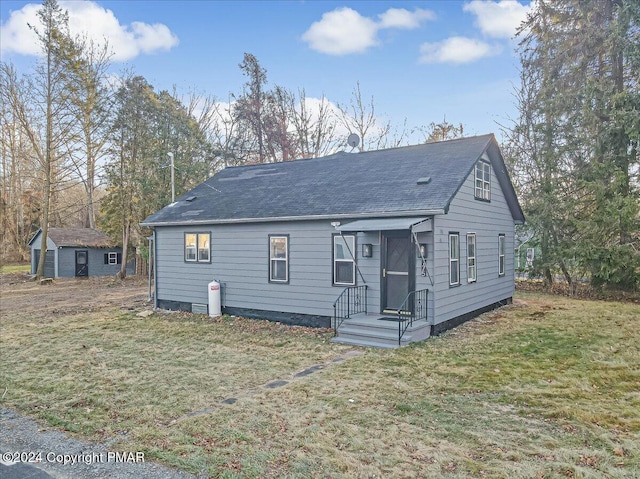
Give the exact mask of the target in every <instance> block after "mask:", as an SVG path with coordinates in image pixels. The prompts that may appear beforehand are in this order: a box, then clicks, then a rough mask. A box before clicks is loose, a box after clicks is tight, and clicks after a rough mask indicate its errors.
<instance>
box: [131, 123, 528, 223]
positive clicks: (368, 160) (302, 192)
mask: <svg viewBox="0 0 640 479" xmlns="http://www.w3.org/2000/svg"><path fill="white" fill-rule="evenodd" d="M485 151H486V152H487V154H488V155H489V157H490V158H491V162H492V165H493V167H494V171H495V172H496V175H498V179H499V181H500V185H501V186H502V189H503V191H504V193H505V196H506V197H507V201H508V202H509V204H510V208H511V213H512V216H513V218H514V220H515V221H521V220H524V217H523V216H522V210H521V209H520V206H519V204H518V200H517V198H516V196H515V192H514V191H513V186H512V185H511V182H510V180H509V177H508V174H507V172H506V168H505V165H504V161H503V159H502V155H501V154H500V150H499V148H498V145H497V143H496V140H495V138H494V136H493V135H483V136H475V137H469V138H461V139H456V140H449V141H443V142H438V143H428V144H421V145H415V146H406V147H400V148H391V149H386V150H377V151H367V152H362V153H344V152H341V153H336V154H334V155H330V156H326V157H323V158H312V159H303V160H296V161H289V162H283V163H269V164H261V165H251V166H241V167H232V168H226V169H224V170H222V171H220V172H219V173H217V174H216V175H214V176H212V177H211V178H209V179H208V180H207V181H205V182H204V183H202V184H200V185H198V186H196V187H195V188H194V189H192V190H191V191H189V192H187V193H185V194H184V195H182V196H181V197H180V198H178V199H177V200H176V202H175V203H173V204H171V205H169V206H167V207H165V208H163V209H162V210H160V211H158V212H157V213H155V214H153V215H151V216H149V217H148V218H147V219H145V220H144V222H143V223H142V224H143V225H145V226H159V225H170V224H184V225H187V224H205V223H229V222H244V221H273V220H284V219H287V220H289V219H290V220H295V219H311V218H340V217H367V216H368V217H375V216H393V215H395V214H397V215H409V216H411V215H420V214H438V213H445V212H446V211H447V210H448V207H449V203H450V202H451V200H452V199H453V197H454V196H455V194H456V192H457V191H458V189H459V188H460V186H461V185H462V183H463V182H464V180H465V179H466V178H467V176H468V175H469V173H470V172H471V171H472V170H473V167H474V165H475V163H476V161H477V160H478V159H479V158H480V156H481V155H482V154H483V153H484V152H485ZM427 178H429V179H428V180H427Z"/></svg>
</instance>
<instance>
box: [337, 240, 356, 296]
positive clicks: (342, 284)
mask: <svg viewBox="0 0 640 479" xmlns="http://www.w3.org/2000/svg"><path fill="white" fill-rule="evenodd" d="M342 237H344V240H345V243H346V242H347V238H353V244H352V245H347V249H351V251H347V253H349V255H350V256H351V255H353V256H355V254H356V253H355V251H356V237H355V235H339V234H336V235H333V284H335V285H336V286H355V285H356V262H355V261H354V259H353V258H352V257H351V258H345V259H337V258H336V238H342ZM349 246H353V248H349ZM337 263H351V270H352V271H353V281H352V282H351V283H346V282H340V281H337V279H336V278H337V277H338V268H337Z"/></svg>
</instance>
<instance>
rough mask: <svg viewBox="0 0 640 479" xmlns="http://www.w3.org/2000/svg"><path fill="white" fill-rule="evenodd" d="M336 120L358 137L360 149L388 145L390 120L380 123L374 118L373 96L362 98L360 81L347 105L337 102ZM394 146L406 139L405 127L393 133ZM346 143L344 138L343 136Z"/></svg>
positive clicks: (371, 148) (373, 148) (378, 147)
mask: <svg viewBox="0 0 640 479" xmlns="http://www.w3.org/2000/svg"><path fill="white" fill-rule="evenodd" d="M337 106H338V121H339V122H340V123H341V124H342V125H343V126H344V127H345V128H346V129H347V130H349V132H351V133H355V134H357V135H358V136H359V137H360V145H359V146H358V149H359V150H360V151H365V150H376V149H380V148H386V147H388V146H389V143H390V137H389V135H390V134H391V132H392V131H393V126H392V124H391V122H390V121H387V122H384V123H380V121H379V119H378V118H376V109H375V105H374V101H373V96H372V97H371V99H370V100H369V102H366V101H365V100H363V99H362V92H361V90H360V82H357V83H356V86H355V88H354V89H353V93H352V95H351V100H350V101H349V105H343V104H338V105H337ZM394 138H395V140H394V141H393V142H392V143H395V144H396V145H395V146H399V144H400V143H402V142H403V141H404V140H405V139H406V128H405V129H404V131H400V132H398V131H396V132H395V133H394ZM345 144H346V138H345Z"/></svg>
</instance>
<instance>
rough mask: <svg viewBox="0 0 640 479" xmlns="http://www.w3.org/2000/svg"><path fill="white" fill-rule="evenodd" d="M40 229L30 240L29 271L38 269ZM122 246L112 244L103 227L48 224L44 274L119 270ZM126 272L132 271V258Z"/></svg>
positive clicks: (103, 273)
mask: <svg viewBox="0 0 640 479" xmlns="http://www.w3.org/2000/svg"><path fill="white" fill-rule="evenodd" d="M41 238H42V229H40V230H38V231H37V232H36V234H35V235H34V236H33V237H32V238H31V240H30V241H29V247H30V248H31V274H35V273H36V270H37V269H38V261H39V260H40V254H41V247H42V239H41ZM121 265H122V248H120V247H119V246H115V245H114V244H113V242H112V241H111V239H110V238H109V237H108V236H107V235H106V234H104V233H103V232H102V231H98V230H95V229H91V228H49V232H48V235H47V252H46V257H45V263H44V276H45V277H47V278H73V277H76V276H77V277H83V276H109V275H115V274H116V273H118V271H120V267H121ZM127 273H128V274H134V273H135V260H131V261H130V262H129V263H128V264H127Z"/></svg>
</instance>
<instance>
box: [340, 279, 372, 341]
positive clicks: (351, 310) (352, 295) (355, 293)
mask: <svg viewBox="0 0 640 479" xmlns="http://www.w3.org/2000/svg"><path fill="white" fill-rule="evenodd" d="M367 288H368V286H367V285H366V284H363V285H361V286H349V287H347V288H345V289H344V290H343V291H342V293H340V296H338V298H337V299H336V300H335V301H334V302H333V331H334V334H335V335H336V336H337V335H338V328H339V327H340V325H341V324H342V323H343V322H344V320H345V319H348V318H349V317H351V315H352V314H358V313H365V314H366V313H367ZM363 296H364V301H363Z"/></svg>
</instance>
